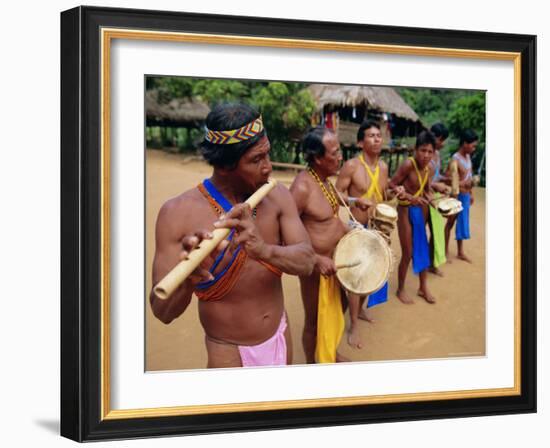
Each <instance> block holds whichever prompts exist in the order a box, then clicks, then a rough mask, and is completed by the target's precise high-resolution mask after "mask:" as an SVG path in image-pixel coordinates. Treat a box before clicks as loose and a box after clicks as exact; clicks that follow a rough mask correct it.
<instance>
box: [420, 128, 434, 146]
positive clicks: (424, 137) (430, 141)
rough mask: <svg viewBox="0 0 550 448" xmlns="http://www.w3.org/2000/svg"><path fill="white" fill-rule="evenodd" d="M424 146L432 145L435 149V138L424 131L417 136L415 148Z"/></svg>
mask: <svg viewBox="0 0 550 448" xmlns="http://www.w3.org/2000/svg"><path fill="white" fill-rule="evenodd" d="M422 145H432V147H433V148H434V149H435V136H434V135H433V134H432V133H431V132H430V131H422V132H420V134H418V135H417V136H416V144H415V148H417V149H418V148H419V147H420V146H422Z"/></svg>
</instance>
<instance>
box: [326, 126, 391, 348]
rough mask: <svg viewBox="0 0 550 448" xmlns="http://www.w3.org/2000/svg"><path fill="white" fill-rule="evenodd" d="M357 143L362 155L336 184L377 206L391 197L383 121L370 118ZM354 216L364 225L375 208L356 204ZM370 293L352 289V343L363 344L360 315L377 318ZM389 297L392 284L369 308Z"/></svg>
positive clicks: (378, 293) (349, 194) (347, 166)
mask: <svg viewBox="0 0 550 448" xmlns="http://www.w3.org/2000/svg"><path fill="white" fill-rule="evenodd" d="M357 146H358V147H359V148H360V149H361V152H360V153H359V155H358V156H357V157H355V158H353V159H350V160H348V161H347V162H346V163H344V166H343V167H342V170H341V171H340V174H339V175H338V180H337V181H336V188H337V189H338V190H339V191H341V192H342V193H343V194H344V195H346V196H347V197H349V198H351V201H352V203H353V198H361V199H363V200H365V201H367V204H369V205H370V206H374V205H375V204H377V203H380V202H382V201H384V200H385V199H386V198H387V189H388V165H386V163H385V162H384V161H383V160H382V159H381V158H380V153H381V151H382V134H381V132H380V125H379V124H378V123H376V122H375V121H372V120H367V121H365V122H364V123H363V124H361V126H360V127H359V130H358V131H357ZM351 211H352V213H353V216H354V217H355V219H356V220H357V221H359V222H360V223H361V224H363V225H364V226H366V225H367V221H368V219H369V217H370V216H371V214H372V210H368V209H367V210H363V209H361V208H360V207H357V204H354V205H353V206H352V207H351ZM365 299H366V297H360V296H358V295H357V294H352V293H348V301H349V307H350V329H349V334H348V344H350V345H351V346H352V347H356V348H361V347H362V344H361V341H360V338H359V330H358V325H357V323H358V319H363V320H366V321H369V322H372V321H373V319H372V317H371V315H370V313H368V312H367V311H366V310H365V309H364V307H363V302H364V301H365ZM387 300H388V284H387V283H385V284H384V286H382V288H381V289H379V290H378V291H376V292H375V293H373V294H371V295H370V296H369V297H368V302H367V308H371V307H373V306H375V305H378V304H381V303H384V302H386V301H387Z"/></svg>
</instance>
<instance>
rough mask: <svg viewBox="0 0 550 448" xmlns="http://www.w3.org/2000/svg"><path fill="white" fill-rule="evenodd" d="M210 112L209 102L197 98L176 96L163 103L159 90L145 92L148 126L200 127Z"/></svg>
mask: <svg viewBox="0 0 550 448" xmlns="http://www.w3.org/2000/svg"><path fill="white" fill-rule="evenodd" d="M209 112H210V108H209V107H208V105H207V104H205V103H203V102H202V101H199V100H197V99H195V98H174V99H171V100H170V101H168V102H166V103H163V102H161V101H160V100H159V93H158V90H156V89H152V90H148V91H147V92H145V116H146V118H147V125H148V126H181V127H200V126H202V125H203V124H204V121H205V119H206V116H207V115H208V113H209Z"/></svg>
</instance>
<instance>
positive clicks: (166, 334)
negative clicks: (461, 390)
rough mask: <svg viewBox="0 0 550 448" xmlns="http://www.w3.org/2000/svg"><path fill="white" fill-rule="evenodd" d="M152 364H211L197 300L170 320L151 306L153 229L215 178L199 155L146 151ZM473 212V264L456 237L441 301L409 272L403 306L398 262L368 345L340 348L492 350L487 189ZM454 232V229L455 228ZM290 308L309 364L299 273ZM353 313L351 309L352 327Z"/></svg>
mask: <svg viewBox="0 0 550 448" xmlns="http://www.w3.org/2000/svg"><path fill="white" fill-rule="evenodd" d="M146 160H147V162H146V170H147V177H146V263H147V265H146V272H147V273H148V275H147V279H146V280H147V283H146V288H147V289H146V291H145V292H144V303H145V308H146V322H145V324H146V337H145V339H146V370H148V371H152V370H182V369H196V368H205V366H206V350H205V347H204V333H203V330H202V327H201V325H200V323H199V319H198V308H197V300H196V298H194V299H193V301H192V303H191V305H190V306H189V308H188V309H187V310H186V311H185V313H184V314H183V315H182V316H180V317H179V318H178V319H176V320H175V321H173V322H172V323H171V324H169V325H165V324H163V323H162V322H160V321H159V320H157V319H156V318H155V317H154V316H153V314H152V312H151V308H150V306H149V301H148V295H149V291H150V290H151V276H150V272H151V264H152V260H153V255H154V244H155V243H154V227H155V221H156V217H157V213H158V211H159V209H160V207H161V206H162V204H163V203H164V202H165V201H166V200H167V199H168V198H170V197H173V196H176V195H178V194H179V193H181V192H183V191H185V190H187V189H189V188H192V187H194V186H196V185H197V184H198V183H199V182H201V181H202V180H203V179H204V178H205V177H209V176H210V173H211V168H210V167H209V166H208V165H207V164H206V163H204V162H202V161H199V160H186V159H184V158H182V157H181V156H178V155H175V154H168V153H165V152H161V151H157V150H147V158H146ZM294 175H295V174H294V173H293V172H290V171H285V172H281V171H276V172H274V177H275V178H277V179H278V180H279V181H280V182H282V183H283V184H285V185H286V186H287V187H288V186H290V184H291V182H292V180H293V178H294ZM474 196H475V203H474V205H473V206H472V208H471V210H470V214H471V222H470V225H471V234H472V239H471V240H469V241H467V242H465V249H466V253H467V254H468V255H469V256H470V257H471V258H472V261H473V264H468V263H465V262H463V261H461V260H458V259H456V243H455V242H454V240H453V241H452V242H451V260H450V261H451V262H450V263H449V262H448V263H447V264H445V265H444V266H442V268H441V269H442V271H443V273H444V277H443V278H441V277H437V276H434V275H432V274H430V277H429V286H430V289H431V291H432V293H433V294H434V295H435V297H436V298H437V303H436V304H435V305H430V304H428V303H426V302H425V301H424V300H423V299H421V298H419V297H416V290H417V287H418V277H416V276H414V275H413V274H412V271H411V270H410V272H409V275H408V276H407V283H406V291H407V292H408V293H409V294H410V296H411V297H415V302H416V303H415V304H414V305H404V304H402V303H401V302H400V301H399V300H398V299H397V298H396V297H395V289H396V285H397V266H395V268H394V270H393V272H392V273H391V275H390V280H389V284H390V296H389V300H388V302H387V303H385V304H382V305H380V306H377V307H374V308H372V309H371V313H372V316H373V317H374V319H375V322H374V323H368V322H365V321H360V330H361V337H362V341H363V348H362V349H356V348H351V347H350V346H349V345H348V344H347V341H346V337H345V336H344V337H343V338H342V342H341V344H340V349H339V351H340V353H341V354H343V355H344V356H347V357H348V358H349V359H351V360H352V361H382V360H398V359H428V358H447V357H455V356H481V355H484V354H485V321H486V320H485V190H484V189H481V188H478V189H476V190H475V192H474ZM453 238H454V231H453ZM391 247H392V250H393V252H394V254H395V257H396V258H395V259H396V262H399V258H400V255H401V252H400V248H399V241H398V238H397V232H394V235H393V239H392V243H391ZM283 288H284V293H285V306H286V310H287V312H288V316H289V321H290V328H291V331H292V335H293V346H294V347H293V349H294V364H303V363H304V360H305V357H304V351H303V348H302V346H301V332H302V328H303V319H304V312H303V308H302V304H301V299H300V286H299V282H298V278H297V277H293V276H289V275H283ZM348 325H349V319H348V316H347V315H346V328H347V326H348Z"/></svg>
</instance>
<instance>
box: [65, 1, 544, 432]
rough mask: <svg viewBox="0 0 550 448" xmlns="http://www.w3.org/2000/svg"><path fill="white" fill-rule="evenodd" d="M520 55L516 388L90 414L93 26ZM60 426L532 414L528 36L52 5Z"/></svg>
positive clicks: (146, 428) (93, 407)
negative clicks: (57, 127) (56, 48)
mask: <svg viewBox="0 0 550 448" xmlns="http://www.w3.org/2000/svg"><path fill="white" fill-rule="evenodd" d="M103 27H109V28H126V29H140V30H144V31H146V30H160V31H166V32H169V31H174V32H189V33H201V34H223V35H239V36H251V37H271V38H288V39H306V40H308V39H313V40H329V41H341V42H356V43H371V44H388V45H404V46H419V47H438V48H449V49H457V48H460V49H466V50H469V49H471V50H486V51H502V52H517V53H520V54H521V89H520V90H521V179H522V182H521V210H522V216H521V315H520V323H521V360H520V366H521V372H520V373H521V395H517V396H504V397H490V398H470V399H455V400H437V401H435V400H434V401H423V402H411V403H391V404H369V405H354V406H338V407H323V408H309V409H289V410H277V411H276V410H271V411H253V412H236V413H215V414H205V415H190V416H177V417H152V418H139V419H135V418H130V419H117V420H109V419H106V420H101V359H100V355H101V347H100V335H101V312H100V310H101V281H100V279H101V248H100V236H101V179H100V169H101V120H100V112H101V111H100V107H101V82H100V79H101V72H100V70H101V54H100V53H101V51H100V50H101V47H100V44H101V42H100V29H101V28H103ZM60 193H61V435H62V436H65V437H68V438H70V439H73V440H76V441H92V440H104V439H121V438H144V437H155V436H163V435H183V434H203V433H215V432H235V431H252V430H269V429H283V428H300V427H315V426H333V425H344V424H365V423H377V422H389V421H404V420H421V419H436V418H454V417H470V416H481V415H499V414H511V413H528V412H536V381H537V378H536V369H537V361H536V343H537V341H536V334H537V329H536V323H537V322H536V299H537V286H536V285H537V283H536V280H537V276H536V271H537V251H536V241H537V236H536V230H537V228H536V221H537V210H536V36H532V35H518V34H504V33H487V32H475V31H456V30H439V29H424V28H406V27H394V26H380V25H363V24H350V23H335V22H313V21H303V20H284V19H271V18H256V17H239V16H223V15H207V14H192V13H181V12H168V11H147V10H133V9H119V8H99V7H77V8H74V9H71V10H68V11H64V12H62V13H61V192H60Z"/></svg>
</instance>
